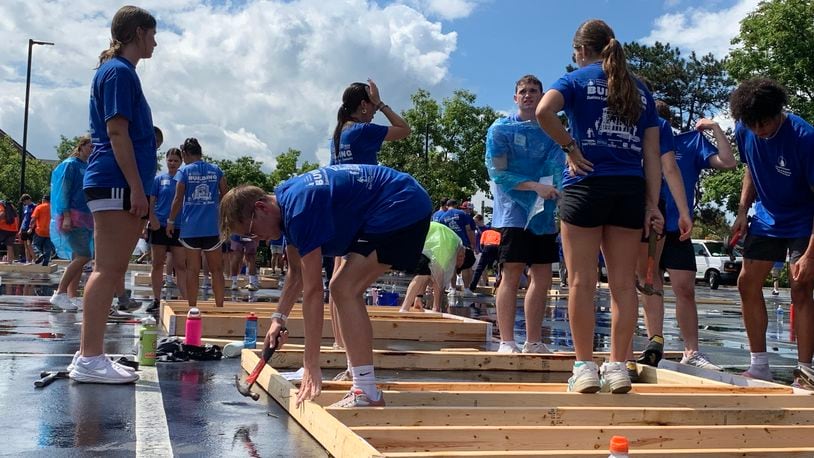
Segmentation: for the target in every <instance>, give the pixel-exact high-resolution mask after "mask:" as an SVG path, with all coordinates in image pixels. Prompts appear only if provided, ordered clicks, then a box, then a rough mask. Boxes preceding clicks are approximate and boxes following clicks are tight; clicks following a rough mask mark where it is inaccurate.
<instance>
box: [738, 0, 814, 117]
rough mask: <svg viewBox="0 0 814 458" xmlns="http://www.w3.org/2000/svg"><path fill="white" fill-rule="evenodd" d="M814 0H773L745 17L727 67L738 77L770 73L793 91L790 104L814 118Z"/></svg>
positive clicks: (746, 77) (744, 77) (767, 74)
mask: <svg viewBox="0 0 814 458" xmlns="http://www.w3.org/2000/svg"><path fill="white" fill-rule="evenodd" d="M812 18H814V0H769V1H763V2H760V4H759V5H758V6H757V8H756V9H755V10H754V11H753V12H751V13H750V14H749V15H747V16H746V18H744V19H743V20H742V21H741V27H740V33H739V34H738V36H737V37H735V38H733V39H732V44H733V45H735V46H736V49H734V50H733V51H732V52H731V53H730V55H729V56H730V57H729V61H728V62H727V69H728V70H729V72H730V73H731V74H732V76H733V77H734V78H735V79H737V80H738V81H742V80H745V79H749V78H752V77H754V76H766V77H769V78H772V79H774V80H776V81H778V82H779V83H782V84H783V85H784V86H786V88H787V89H788V91H789V107H790V108H791V109H792V110H793V111H794V112H796V113H798V114H799V115H800V116H802V117H803V118H805V119H806V120H808V121H809V122H814V86H812V82H814V19H812Z"/></svg>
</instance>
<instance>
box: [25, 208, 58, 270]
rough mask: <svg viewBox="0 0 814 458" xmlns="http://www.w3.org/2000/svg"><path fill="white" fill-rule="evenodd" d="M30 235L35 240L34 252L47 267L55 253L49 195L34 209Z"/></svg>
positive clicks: (29, 230)
mask: <svg viewBox="0 0 814 458" xmlns="http://www.w3.org/2000/svg"><path fill="white" fill-rule="evenodd" d="M28 233H29V235H30V236H31V237H32V238H33V241H34V251H35V252H36V253H37V256H39V257H41V258H42V260H41V261H40V262H41V263H42V265H44V266H47V265H48V263H50V262H51V254H52V253H53V252H54V244H53V243H51V198H50V197H49V196H48V194H46V195H44V196H42V202H41V203H40V204H39V205H37V206H36V208H34V212H33V213H32V214H31V226H30V227H29V229H28Z"/></svg>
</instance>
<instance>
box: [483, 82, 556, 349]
mask: <svg viewBox="0 0 814 458" xmlns="http://www.w3.org/2000/svg"><path fill="white" fill-rule="evenodd" d="M542 97H543V84H542V83H541V82H540V80H539V79H537V77H536V76H534V75H525V76H523V77H522V78H520V79H519V80H517V82H516V83H515V85H514V103H515V104H516V105H517V113H515V114H514V115H511V116H509V117H506V118H500V119H498V120H497V121H495V122H494V123H493V124H492V126H491V127H489V131H488V133H487V134H486V169H487V171H488V172H489V178H490V179H491V180H492V183H491V189H492V194H493V195H494V197H495V199H494V205H495V208H494V211H493V213H492V224H493V225H494V226H495V227H496V228H498V229H499V230H500V249H499V255H498V262H499V264H500V265H501V281H500V286H498V288H497V295H496V297H495V305H496V307H497V319H498V328H499V329H500V347H499V348H498V352H500V353H520V351H521V350H520V349H519V348H517V344H516V343H515V341H514V323H515V315H516V311H517V289H518V287H519V285H520V277H521V276H522V275H523V271H524V269H525V268H526V267H527V266H528V268H529V269H528V278H529V283H528V290H527V291H526V297H525V299H524V300H523V310H524V312H525V317H526V320H525V321H526V342H525V343H524V344H523V349H522V351H523V353H546V352H548V348H546V346H545V344H543V341H542V333H543V312H544V311H545V305H546V296H547V295H548V290H549V288H550V287H551V265H552V264H553V263H555V262H557V261H558V260H559V252H558V248H557V226H556V224H555V221H554V212H555V211H556V199H557V198H558V197H559V191H558V190H557V188H558V186H559V184H560V182H561V180H562V178H561V177H562V171H563V168H564V162H565V158H564V155H563V152H562V151H561V150H560V148H559V146H558V145H557V144H556V143H554V142H553V141H552V140H551V138H549V136H548V135H546V134H545V132H543V131H542V130H541V129H540V125H539V124H538V123H537V119H536V118H535V116H534V110H535V108H537V104H538V103H539V102H540V100H541V99H542Z"/></svg>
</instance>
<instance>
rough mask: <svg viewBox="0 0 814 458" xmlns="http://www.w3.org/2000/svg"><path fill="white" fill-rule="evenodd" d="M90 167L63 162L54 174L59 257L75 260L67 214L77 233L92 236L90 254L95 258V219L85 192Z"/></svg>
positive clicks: (53, 238) (71, 160) (54, 234)
mask: <svg viewBox="0 0 814 458" xmlns="http://www.w3.org/2000/svg"><path fill="white" fill-rule="evenodd" d="M87 168H88V163H87V162H85V161H82V160H81V159H79V158H77V157H69V158H68V159H65V160H64V161H62V162H61V163H60V164H59V165H58V166H57V167H56V168H55V169H54V171H53V172H51V242H52V243H53V244H54V249H56V252H57V256H59V257H60V258H62V259H71V257H72V254H73V253H72V251H71V245H70V243H69V241H68V239H69V236H70V233H69V232H65V231H64V230H63V229H62V223H63V221H64V218H65V216H64V214H65V212H69V214H70V215H71V227H72V228H73V229H72V231H71V232H73V231H87V232H90V234H89V236H90V237H89V238H90V250H91V256H92V255H93V215H92V214H91V212H90V208H88V204H87V203H86V202H85V191H84V190H83V189H82V181H83V179H84V177H85V170H86V169H87Z"/></svg>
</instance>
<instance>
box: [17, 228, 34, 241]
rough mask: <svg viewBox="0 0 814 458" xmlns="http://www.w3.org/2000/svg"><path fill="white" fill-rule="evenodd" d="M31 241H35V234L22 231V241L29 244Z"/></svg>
mask: <svg viewBox="0 0 814 458" xmlns="http://www.w3.org/2000/svg"><path fill="white" fill-rule="evenodd" d="M29 240H34V234H33V233H31V234H29V233H28V230H23V231H20V241H21V242H27V241H29Z"/></svg>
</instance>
